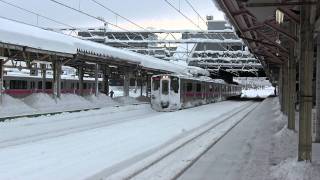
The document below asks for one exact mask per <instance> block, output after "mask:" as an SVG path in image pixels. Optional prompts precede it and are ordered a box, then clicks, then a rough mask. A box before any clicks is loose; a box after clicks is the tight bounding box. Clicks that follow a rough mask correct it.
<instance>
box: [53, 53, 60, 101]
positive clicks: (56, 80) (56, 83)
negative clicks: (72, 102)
mask: <svg viewBox="0 0 320 180" xmlns="http://www.w3.org/2000/svg"><path fill="white" fill-rule="evenodd" d="M52 70H53V83H52V84H53V86H52V88H53V91H52V92H53V97H54V98H55V99H56V98H60V97H61V71H62V63H61V61H59V60H57V59H55V60H54V61H53V62H52Z"/></svg>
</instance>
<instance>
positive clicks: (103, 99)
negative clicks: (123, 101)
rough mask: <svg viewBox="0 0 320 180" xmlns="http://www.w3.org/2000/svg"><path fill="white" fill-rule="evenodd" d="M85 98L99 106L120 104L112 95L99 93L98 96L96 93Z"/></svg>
mask: <svg viewBox="0 0 320 180" xmlns="http://www.w3.org/2000/svg"><path fill="white" fill-rule="evenodd" d="M85 99H87V100H88V101H90V102H91V103H92V104H95V105H97V106H99V107H107V106H116V105H119V103H118V102H116V101H114V100H113V99H112V98H111V97H109V96H107V95H105V94H99V95H98V96H97V97H96V96H95V95H90V96H86V97H85Z"/></svg>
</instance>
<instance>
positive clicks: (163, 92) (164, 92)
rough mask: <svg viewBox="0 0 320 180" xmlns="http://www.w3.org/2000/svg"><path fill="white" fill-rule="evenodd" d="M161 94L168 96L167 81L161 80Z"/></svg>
mask: <svg viewBox="0 0 320 180" xmlns="http://www.w3.org/2000/svg"><path fill="white" fill-rule="evenodd" d="M162 94H164V95H167V94H169V81H168V80H162Z"/></svg>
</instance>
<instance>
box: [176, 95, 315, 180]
mask: <svg viewBox="0 0 320 180" xmlns="http://www.w3.org/2000/svg"><path fill="white" fill-rule="evenodd" d="M279 109H280V107H279V102H278V99H277V98H272V99H267V100H265V101H264V102H263V103H262V104H261V105H260V107H258V108H257V110H255V111H254V112H253V113H252V114H250V115H249V116H248V117H247V118H246V119H245V120H243V122H241V123H240V124H239V126H238V127H236V128H235V129H234V130H232V131H231V132H230V133H229V134H228V135H226V136H225V137H224V138H223V139H222V140H221V141H220V142H218V143H217V144H216V145H215V146H214V147H212V148H211V149H210V150H209V151H208V152H207V153H206V154H205V155H204V156H202V157H201V158H200V159H199V161H197V162H196V163H195V164H194V165H193V166H192V167H191V168H190V169H189V170H188V171H187V172H186V173H184V174H183V175H182V176H181V177H180V178H179V179H180V180H194V179H201V180H209V179H224V180H234V179H237V180H256V179H263V180H318V179H319V177H320V164H319V162H313V163H305V162H297V132H294V131H290V130H288V129H287V128H286V121H285V117H284V116H282V114H281V113H280V111H279ZM314 150H315V151H320V149H319V148H318V149H314Z"/></svg>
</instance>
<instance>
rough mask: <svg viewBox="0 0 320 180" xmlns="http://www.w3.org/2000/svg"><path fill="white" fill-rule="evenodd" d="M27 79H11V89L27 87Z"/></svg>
mask: <svg viewBox="0 0 320 180" xmlns="http://www.w3.org/2000/svg"><path fill="white" fill-rule="evenodd" d="M27 84H28V83H27V81H19V80H12V81H10V89H27V87H28V85H27Z"/></svg>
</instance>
